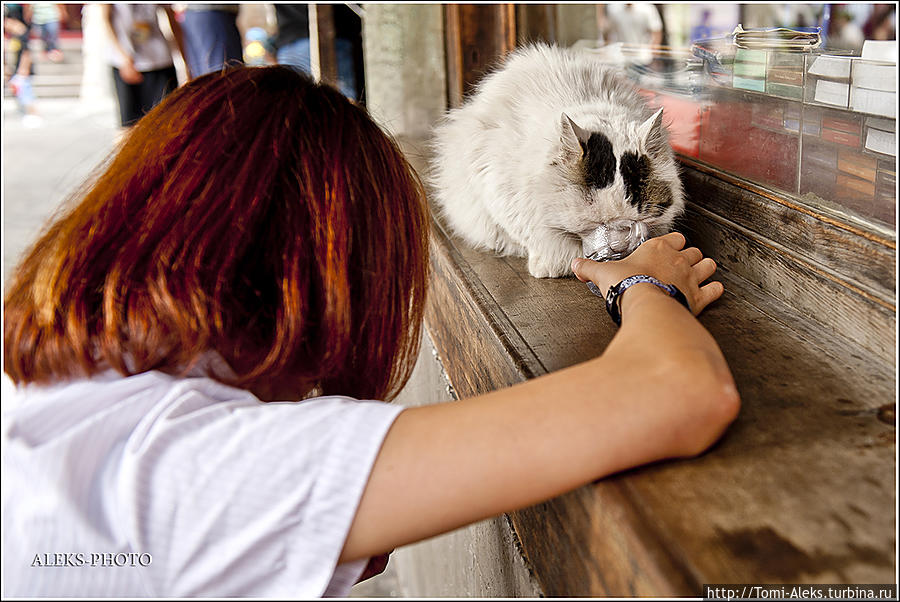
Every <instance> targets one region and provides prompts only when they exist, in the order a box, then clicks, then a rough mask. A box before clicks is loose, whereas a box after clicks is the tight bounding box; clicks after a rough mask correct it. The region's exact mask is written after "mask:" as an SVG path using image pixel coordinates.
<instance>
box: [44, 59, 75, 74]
mask: <svg viewBox="0 0 900 602" xmlns="http://www.w3.org/2000/svg"><path fill="white" fill-rule="evenodd" d="M82 71H84V64H83V63H82V62H81V61H79V62H77V63H76V62H68V61H64V62H62V63H52V62H50V61H47V62H42V61H39V62H36V63H35V64H34V73H35V75H69V74H73V73H77V74H81V72H82Z"/></svg>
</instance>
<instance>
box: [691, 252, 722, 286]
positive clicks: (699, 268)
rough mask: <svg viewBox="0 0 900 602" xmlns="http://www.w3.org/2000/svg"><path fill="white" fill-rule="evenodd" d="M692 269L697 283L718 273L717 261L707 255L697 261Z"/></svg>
mask: <svg viewBox="0 0 900 602" xmlns="http://www.w3.org/2000/svg"><path fill="white" fill-rule="evenodd" d="M692 269H693V271H694V277H695V278H696V279H697V283H700V282H703V281H704V280H706V279H707V278H709V277H710V276H712V275H713V274H715V273H716V262H715V261H713V260H712V258H710V257H706V258H705V259H701V260H700V261H698V262H697V263H695V264H694V267H693V268H692Z"/></svg>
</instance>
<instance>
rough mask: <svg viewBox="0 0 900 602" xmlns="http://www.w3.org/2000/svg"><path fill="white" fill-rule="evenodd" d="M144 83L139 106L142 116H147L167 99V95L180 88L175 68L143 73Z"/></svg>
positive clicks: (140, 87) (140, 92) (141, 86)
mask: <svg viewBox="0 0 900 602" xmlns="http://www.w3.org/2000/svg"><path fill="white" fill-rule="evenodd" d="M142 75H143V76H144V81H142V82H141V83H140V84H139V85H138V87H139V92H138V94H139V96H140V98H139V104H140V114H141V116H143V115H146V114H147V113H148V112H149V111H150V109H152V108H153V107H155V106H156V105H158V104H159V103H160V101H162V99H163V98H165V97H166V95H167V94H169V93H170V92H172V91H173V90H175V88H177V87H178V75H177V73H176V71H175V67H168V68H166V69H157V70H155V71H144V72H142Z"/></svg>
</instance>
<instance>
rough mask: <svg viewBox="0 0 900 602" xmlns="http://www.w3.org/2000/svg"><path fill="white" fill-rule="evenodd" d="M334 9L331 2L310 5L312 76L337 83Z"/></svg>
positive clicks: (330, 82)
mask: <svg viewBox="0 0 900 602" xmlns="http://www.w3.org/2000/svg"><path fill="white" fill-rule="evenodd" d="M334 31H335V30H334V11H333V9H332V7H331V5H330V4H310V5H309V50H310V57H309V58H310V67H311V70H312V76H313V78H315V79H316V80H317V81H319V80H321V81H324V82H327V83H329V84H333V85H337V54H336V53H335V50H334V37H335V34H334Z"/></svg>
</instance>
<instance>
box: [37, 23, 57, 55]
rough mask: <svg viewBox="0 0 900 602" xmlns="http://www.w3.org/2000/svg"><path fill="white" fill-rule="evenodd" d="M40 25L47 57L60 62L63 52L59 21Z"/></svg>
mask: <svg viewBox="0 0 900 602" xmlns="http://www.w3.org/2000/svg"><path fill="white" fill-rule="evenodd" d="M38 27H39V28H40V30H41V40H42V41H43V42H44V52H45V53H46V54H47V58H49V59H50V60H51V61H53V62H56V63H58V62H59V61H61V60H62V52H60V50H59V21H50V22H49V23H43V24H41V25H38Z"/></svg>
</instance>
